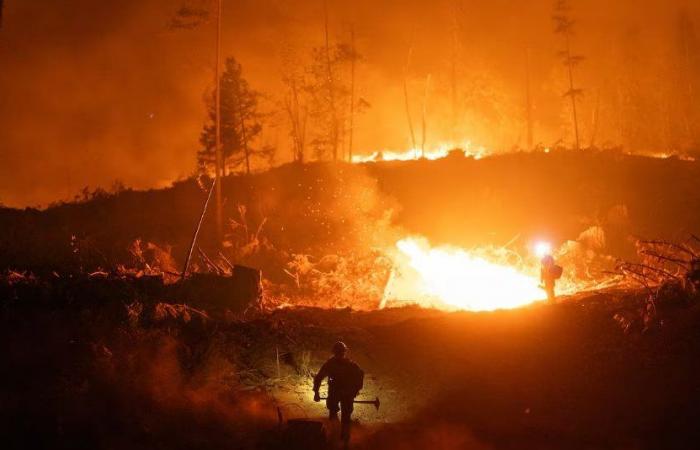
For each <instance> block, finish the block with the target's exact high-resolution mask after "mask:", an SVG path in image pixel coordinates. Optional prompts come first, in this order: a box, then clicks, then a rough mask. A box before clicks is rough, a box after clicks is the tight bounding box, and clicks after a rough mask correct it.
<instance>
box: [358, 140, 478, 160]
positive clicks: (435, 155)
mask: <svg viewBox="0 0 700 450" xmlns="http://www.w3.org/2000/svg"><path fill="white" fill-rule="evenodd" d="M452 151H460V152H462V153H463V154H464V156H468V157H472V158H475V159H480V158H483V157H484V156H486V155H488V152H487V151H486V149H484V148H483V147H474V146H473V145H472V143H471V142H469V141H466V142H462V143H460V144H455V143H452V142H450V143H443V144H440V145H438V146H437V147H433V148H430V149H426V150H425V151H422V150H421V149H419V148H412V149H409V150H404V151H394V150H382V151H376V152H374V153H372V154H370V155H354V156H353V157H352V162H353V163H355V164H360V163H367V162H377V161H410V160H414V159H421V158H425V159H428V160H431V161H433V160H436V159H441V158H444V157H446V156H447V155H449V154H450V152H452Z"/></svg>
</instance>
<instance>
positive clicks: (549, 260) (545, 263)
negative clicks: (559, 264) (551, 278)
mask: <svg viewBox="0 0 700 450" xmlns="http://www.w3.org/2000/svg"><path fill="white" fill-rule="evenodd" d="M552 264H554V258H553V257H552V255H544V257H543V258H542V265H543V266H551V265H552Z"/></svg>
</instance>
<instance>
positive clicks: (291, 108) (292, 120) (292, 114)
mask: <svg viewBox="0 0 700 450" xmlns="http://www.w3.org/2000/svg"><path fill="white" fill-rule="evenodd" d="M301 66H302V64H301V63H300V61H299V60H298V58H295V57H294V56H293V54H292V51H291V50H287V51H286V52H285V55H284V57H283V73H282V82H283V83H284V85H285V86H286V93H285V96H284V99H283V100H282V108H283V110H284V113H285V115H286V116H287V120H288V122H289V136H290V138H291V140H292V154H293V158H294V161H296V162H299V163H303V162H304V161H305V159H306V122H307V117H308V112H309V111H308V104H307V103H308V101H307V98H306V97H307V95H306V92H305V90H304V88H305V86H306V83H307V81H306V79H305V77H304V74H303V70H302V67H301Z"/></svg>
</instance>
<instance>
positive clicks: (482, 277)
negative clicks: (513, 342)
mask: <svg viewBox="0 0 700 450" xmlns="http://www.w3.org/2000/svg"><path fill="white" fill-rule="evenodd" d="M396 247H397V249H398V253H397V254H396V256H395V258H394V262H395V271H394V274H393V276H392V278H391V280H390V282H389V285H388V286H387V291H386V293H385V299H389V300H398V301H407V302H414V303H419V304H423V305H426V306H437V307H442V308H446V309H463V310H469V311H492V310H496V309H510V308H517V307H519V306H524V305H527V304H530V303H533V302H536V301H538V300H542V299H543V298H544V297H545V294H544V292H543V291H542V289H540V288H539V278H538V277H537V275H536V272H535V271H533V270H530V271H525V270H523V269H521V268H519V267H517V266H516V265H515V264H512V263H511V264H509V263H508V260H509V259H510V260H511V261H512V260H513V258H512V257H513V254H512V252H509V251H507V250H505V249H501V253H500V255H496V254H494V253H493V252H487V251H484V250H474V251H465V250H463V249H457V248H451V247H437V248H433V247H431V246H430V244H429V243H428V242H427V241H426V240H425V239H419V238H406V239H401V240H400V241H398V242H397V244H396ZM506 252H507V253H508V254H506ZM516 256H517V255H516ZM509 257H510V258H509Z"/></svg>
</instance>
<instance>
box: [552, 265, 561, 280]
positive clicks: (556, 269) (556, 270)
mask: <svg viewBox="0 0 700 450" xmlns="http://www.w3.org/2000/svg"><path fill="white" fill-rule="evenodd" d="M563 273H564V268H563V267H562V266H559V265H557V264H555V265H553V266H552V268H551V272H550V274H551V275H552V278H554V279H555V280H558V279H559V278H561V276H562V274H563Z"/></svg>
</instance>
